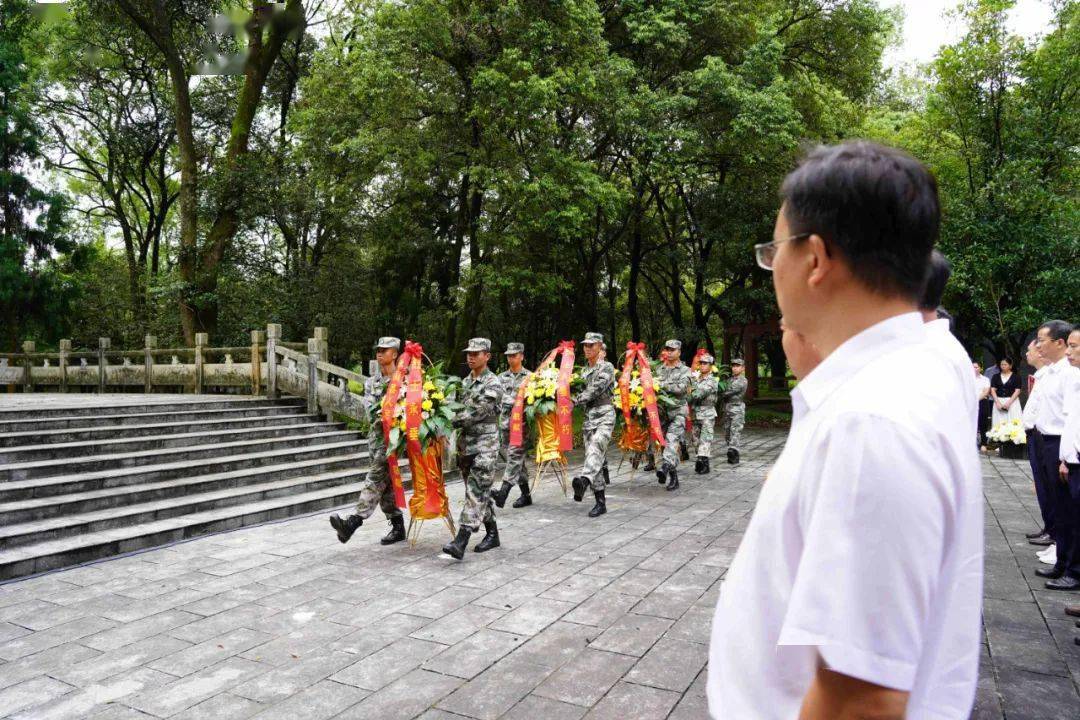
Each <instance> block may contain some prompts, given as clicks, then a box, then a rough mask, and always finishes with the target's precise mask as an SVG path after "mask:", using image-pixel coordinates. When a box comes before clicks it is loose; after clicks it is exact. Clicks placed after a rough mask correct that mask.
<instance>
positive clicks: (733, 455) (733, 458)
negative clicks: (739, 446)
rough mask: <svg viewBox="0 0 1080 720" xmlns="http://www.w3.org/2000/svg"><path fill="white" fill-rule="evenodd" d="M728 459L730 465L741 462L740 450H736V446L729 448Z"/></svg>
mask: <svg viewBox="0 0 1080 720" xmlns="http://www.w3.org/2000/svg"><path fill="white" fill-rule="evenodd" d="M727 461H728V465H738V464H739V451H738V450H736V449H735V448H728V451H727Z"/></svg>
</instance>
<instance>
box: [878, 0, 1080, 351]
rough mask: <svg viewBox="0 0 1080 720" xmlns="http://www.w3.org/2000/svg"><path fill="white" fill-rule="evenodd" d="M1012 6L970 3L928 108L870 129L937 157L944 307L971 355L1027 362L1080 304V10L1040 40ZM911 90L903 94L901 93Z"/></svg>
mask: <svg viewBox="0 0 1080 720" xmlns="http://www.w3.org/2000/svg"><path fill="white" fill-rule="evenodd" d="M1013 4H1014V3H1012V2H1006V1H1004V0H969V1H968V2H965V3H964V4H963V5H962V6H961V8H960V11H959V12H960V17H961V19H962V20H963V21H964V22H965V23H966V24H967V26H968V32H967V34H966V35H965V36H964V37H963V38H962V39H961V40H960V41H959V42H957V43H956V44H955V45H952V46H949V47H946V48H943V49H942V50H941V52H940V53H939V54H938V57H937V58H936V60H935V61H934V62H933V63H932V64H931V66H930V68H929V69H928V77H927V78H926V79H925V81H924V82H925V84H924V85H923V87H922V88H919V89H920V90H922V91H923V92H924V93H925V100H924V102H923V103H922V104H921V105H919V104H912V103H909V104H908V106H907V107H904V104H903V103H899V104H893V105H892V106H891V107H886V108H882V109H881V110H879V111H878V112H876V113H875V114H874V116H873V117H872V118H871V120H870V121H869V122H868V124H867V125H866V129H867V132H868V134H870V135H871V136H874V137H878V138H881V139H883V140H885V141H888V142H893V143H895V144H899V145H902V146H905V147H907V148H909V149H910V150H911V151H912V152H914V153H915V154H916V155H917V156H918V157H920V158H922V159H923V160H925V161H927V162H928V163H929V164H930V165H931V167H932V168H933V170H934V171H935V173H936V174H937V177H938V181H939V184H940V188H941V197H942V205H943V215H944V224H943V227H942V237H941V246H942V249H943V251H944V252H945V254H946V255H947V256H948V257H949V258H950V260H951V261H952V263H953V271H954V272H953V279H952V281H951V282H950V284H949V287H948V288H947V292H946V297H945V303H946V307H948V308H949V309H950V311H951V312H953V314H954V315H956V316H957V321H958V326H959V328H960V332H961V335H962V336H963V337H964V338H966V340H967V344H968V346H969V347H970V348H975V347H977V346H979V345H981V346H982V347H983V348H985V349H986V350H989V351H991V352H992V353H994V354H995V355H996V356H998V357H1000V356H1001V355H1004V354H1006V353H1008V354H1010V355H1012V357H1022V355H1023V353H1022V349H1023V344H1024V341H1025V338H1026V337H1027V336H1029V335H1030V334H1031V333H1032V332H1033V330H1034V328H1035V327H1036V326H1038V324H1039V323H1041V322H1043V321H1044V320H1046V319H1049V318H1051V317H1061V318H1065V319H1068V320H1075V319H1076V317H1075V313H1076V303H1075V299H1076V298H1077V297H1080V277H1077V274H1076V272H1075V268H1076V267H1077V266H1078V265H1080V224H1078V222H1077V221H1078V220H1080V201H1078V198H1080V194H1078V190H1080V187H1078V185H1077V181H1078V179H1080V178H1078V174H1077V167H1078V166H1077V155H1078V148H1080V120H1078V112H1077V111H1078V110H1080V104H1078V102H1077V97H1078V94H1080V5H1078V4H1077V3H1076V2H1065V3H1061V4H1060V5H1059V9H1058V13H1057V16H1056V18H1055V22H1054V26H1053V28H1052V29H1051V32H1050V33H1049V34H1048V35H1047V36H1046V37H1045V38H1044V39H1042V41H1041V42H1039V43H1029V42H1026V41H1025V40H1023V39H1021V38H1019V37H1016V36H1013V35H1010V34H1009V32H1008V30H1007V27H1006V13H1007V12H1008V10H1009V9H1010V8H1011V7H1012V6H1013ZM898 94H902V93H898Z"/></svg>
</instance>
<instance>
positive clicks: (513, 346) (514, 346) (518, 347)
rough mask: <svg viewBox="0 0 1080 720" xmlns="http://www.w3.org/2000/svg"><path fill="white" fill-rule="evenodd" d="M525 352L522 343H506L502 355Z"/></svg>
mask: <svg viewBox="0 0 1080 720" xmlns="http://www.w3.org/2000/svg"><path fill="white" fill-rule="evenodd" d="M523 352H525V345H524V343H506V352H504V353H503V355H517V354H518V353H523Z"/></svg>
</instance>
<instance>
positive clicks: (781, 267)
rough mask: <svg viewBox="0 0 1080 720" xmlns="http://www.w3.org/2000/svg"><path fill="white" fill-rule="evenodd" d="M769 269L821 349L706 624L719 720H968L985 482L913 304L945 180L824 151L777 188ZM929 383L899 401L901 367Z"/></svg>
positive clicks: (951, 384) (916, 167)
mask: <svg viewBox="0 0 1080 720" xmlns="http://www.w3.org/2000/svg"><path fill="white" fill-rule="evenodd" d="M781 195H782V197H783V205H782V207H781V209H780V213H779V215H778V217H777V221H776V228H775V230H774V240H773V242H771V243H764V244H762V245H759V246H757V248H755V249H756V251H757V254H758V263H759V264H760V265H761V266H762V267H765V268H766V269H772V270H773V284H774V287H775V290H776V296H777V301H778V303H779V305H780V310H781V312H782V314H783V317H784V322H785V325H786V326H788V327H789V328H790V330H791V331H792V332H795V333H799V334H800V335H801V336H802V337H803V338H804V339H805V342H807V343H809V344H811V345H812V346H813V347H815V348H817V350H819V351H820V353H821V355H822V357H823V360H822V361H821V363H820V364H819V365H818V366H817V367H815V368H813V369H812V370H811V371H810V372H809V374H807V375H806V377H804V378H803V379H802V380H801V381H800V383H799V385H798V386H797V387H796V389H795V390H794V391H793V392H792V402H793V406H794V409H795V413H794V420H793V423H792V428H791V433H790V435H789V437H788V441H787V443H786V445H785V447H784V450H783V452H782V453H781V455H780V457H779V458H778V460H777V462H776V465H775V466H774V467H773V468H772V470H771V472H770V473H769V477H768V480H767V481H766V482H765V484H764V486H763V488H762V491H761V495H760V497H759V499H758V503H757V507H756V508H755V510H754V515H753V518H752V519H751V521H750V524H749V526H748V527H747V530H746V534H745V536H744V538H743V541H742V544H741V545H740V547H739V550H738V552H737V553H736V556H735V559H734V561H733V562H732V565H731V568H730V570H729V571H728V573H727V575H726V578H725V582H724V585H723V587H722V588H721V591H720V599H719V601H718V603H717V607H716V615H715V617H714V621H713V631H712V641H711V645H710V650H709V677H708V683H707V692H708V697H709V709H710V712H711V714H712V716H713V717H714V718H722V719H723V720H744V719H751V718H752V719H754V720H758V719H760V718H777V719H780V718H783V719H785V720H789V719H791V718H800V719H801V720H824V719H825V718H828V719H829V720H843V719H845V718H862V717H874V718H877V719H878V720H890V719H891V720H900V719H901V718H911V719H913V720H920V719H925V720H929V719H931V718H932V719H933V720H942V719H945V718H956V719H958V720H959V719H961V718H963V719H964V720H966V718H967V717H968V715H969V713H970V712H971V707H972V704H973V701H974V696H975V685H976V681H977V676H978V659H979V648H980V634H981V629H980V601H981V595H982V548H983V542H982V531H983V518H982V491H981V480H980V477H979V466H978V456H977V453H976V451H975V449H974V448H973V447H972V446H971V414H970V413H969V412H968V409H969V407H970V405H969V402H970V400H969V399H968V398H970V397H971V393H968V389H970V388H963V387H961V383H960V379H959V378H958V377H957V375H956V373H955V372H954V368H953V367H952V366H951V365H950V364H949V362H948V361H947V360H946V359H945V358H944V356H943V355H942V354H941V353H940V352H939V351H938V350H936V349H935V348H934V346H933V345H931V344H930V343H929V342H928V341H927V333H926V330H925V328H924V326H923V323H922V318H921V316H920V315H919V313H918V312H917V309H918V300H919V296H920V294H921V292H922V288H923V281H924V278H925V276H926V270H927V264H928V262H929V258H930V251H931V248H932V247H933V244H934V240H935V238H936V237H937V232H938V218H939V209H938V207H939V206H938V200H937V188H936V184H935V181H934V179H933V177H932V176H931V175H930V173H929V172H928V171H927V170H926V169H925V168H924V167H923V166H922V165H921V164H920V163H918V162H917V161H916V160H914V159H913V158H911V157H910V156H908V155H906V154H904V153H902V152H900V151H897V150H892V149H890V148H885V147H881V146H879V145H876V144H873V143H867V142H853V143H845V144H843V145H839V146H835V147H829V148H821V149H818V150H816V151H814V152H813V153H811V154H810V155H809V156H808V158H807V159H806V160H804V162H803V163H802V164H801V165H800V167H799V168H798V169H796V170H795V171H794V172H793V173H792V174H791V175H789V176H788V178H787V179H786V180H785V182H784V186H783V189H782V192H781ZM913 371H917V372H918V374H919V378H920V381H919V382H918V383H911V384H909V385H908V386H906V387H905V392H904V398H903V401H902V402H898V401H897V397H896V389H895V388H896V378H897V377H903V376H905V375H907V374H910V373H911V372H913Z"/></svg>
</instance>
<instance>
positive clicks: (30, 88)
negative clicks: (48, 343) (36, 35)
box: [0, 0, 74, 350]
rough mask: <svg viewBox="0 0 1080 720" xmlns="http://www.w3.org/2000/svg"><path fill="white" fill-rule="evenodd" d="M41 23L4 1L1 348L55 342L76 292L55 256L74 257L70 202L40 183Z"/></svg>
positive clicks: (15, 0) (23, 5) (0, 54)
mask: <svg viewBox="0 0 1080 720" xmlns="http://www.w3.org/2000/svg"><path fill="white" fill-rule="evenodd" d="M33 25H34V20H33V18H32V16H31V8H30V4H29V3H28V2H26V1H25V0H0V346H6V348H7V349H9V350H16V349H17V347H18V341H19V340H20V339H28V338H29V337H30V336H39V337H41V339H44V340H50V339H53V338H51V337H49V336H50V335H53V334H55V331H56V330H57V329H58V327H57V325H56V324H55V323H56V320H55V319H56V318H57V317H61V316H63V315H64V314H65V313H66V312H67V310H68V307H67V306H68V300H69V299H70V295H71V291H72V288H71V287H70V286H69V285H68V284H67V283H66V282H65V278H64V268H62V267H61V264H60V263H59V262H58V261H57V259H56V258H55V256H54V254H55V253H57V252H61V253H62V252H69V251H72V250H74V245H73V243H72V242H71V241H70V239H68V237H67V235H66V233H65V210H66V202H65V200H64V198H63V197H62V196H61V195H59V194H57V193H52V192H49V191H48V190H45V189H42V188H41V187H40V186H39V183H38V182H36V180H35V179H34V177H33V175H34V169H35V166H38V165H39V164H40V160H41V150H40V144H41V138H42V131H41V127H40V125H39V123H38V118H37V117H35V115H34V112H33V109H32V105H31V102H32V100H33V98H34V97H35V95H36V93H38V92H39V91H40V87H41V79H40V74H39V73H38V72H37V68H36V67H35V65H36V60H35V57H34V55H33V52H32V51H31V49H30V35H31V33H32V32H33Z"/></svg>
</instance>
